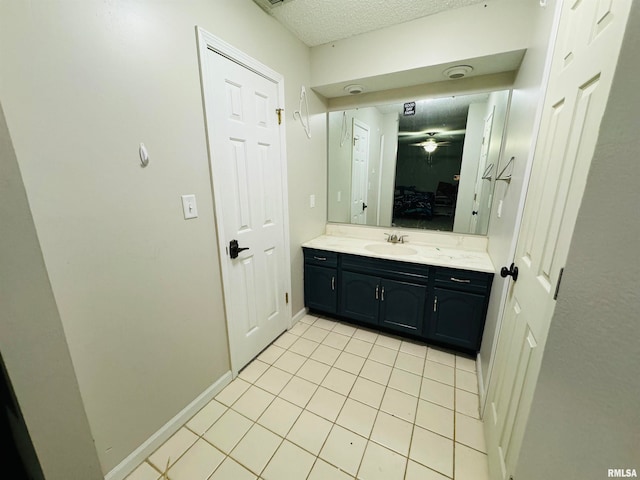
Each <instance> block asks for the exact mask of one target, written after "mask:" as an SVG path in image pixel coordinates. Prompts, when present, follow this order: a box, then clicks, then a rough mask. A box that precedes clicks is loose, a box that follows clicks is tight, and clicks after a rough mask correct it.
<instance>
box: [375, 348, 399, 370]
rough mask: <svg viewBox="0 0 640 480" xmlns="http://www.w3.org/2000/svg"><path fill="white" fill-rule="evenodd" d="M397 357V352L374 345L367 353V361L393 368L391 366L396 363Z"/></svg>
mask: <svg viewBox="0 0 640 480" xmlns="http://www.w3.org/2000/svg"><path fill="white" fill-rule="evenodd" d="M397 356H398V351H397V350H394V349H392V348H387V347H383V346H382V345H374V346H373V348H372V349H371V352H370V353H369V360H375V361H376V362H379V363H384V364H385V365H389V366H393V364H394V363H396V357H397Z"/></svg>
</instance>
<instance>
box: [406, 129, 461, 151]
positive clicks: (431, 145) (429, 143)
mask: <svg viewBox="0 0 640 480" xmlns="http://www.w3.org/2000/svg"><path fill="white" fill-rule="evenodd" d="M427 135H428V137H427V139H426V140H424V141H422V142H418V143H410V144H409V145H411V146H414V147H422V148H424V151H425V152H427V153H429V154H431V153H433V152H435V151H436V149H437V148H438V147H443V146H446V145H449V144H450V143H451V142H445V141H438V139H437V138H436V137H435V135H436V133H435V132H427Z"/></svg>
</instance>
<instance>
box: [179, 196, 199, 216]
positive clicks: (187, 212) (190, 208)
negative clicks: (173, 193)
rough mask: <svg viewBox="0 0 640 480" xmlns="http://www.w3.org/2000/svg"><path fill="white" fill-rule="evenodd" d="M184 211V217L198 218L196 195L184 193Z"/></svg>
mask: <svg viewBox="0 0 640 480" xmlns="http://www.w3.org/2000/svg"><path fill="white" fill-rule="evenodd" d="M182 211H183V212H184V219H185V220H187V219H189V218H196V217H197V216H198V206H197V205H196V196H195V195H182Z"/></svg>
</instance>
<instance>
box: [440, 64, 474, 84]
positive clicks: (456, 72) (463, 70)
mask: <svg viewBox="0 0 640 480" xmlns="http://www.w3.org/2000/svg"><path fill="white" fill-rule="evenodd" d="M472 71H473V67H472V66H471V65H456V66H455V67H450V68H447V69H446V70H445V71H444V72H443V73H444V76H445V77H448V78H450V79H452V80H455V79H456V78H462V77H466V76H467V75H468V74H469V73H471V72H472Z"/></svg>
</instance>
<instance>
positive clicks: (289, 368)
mask: <svg viewBox="0 0 640 480" xmlns="http://www.w3.org/2000/svg"><path fill="white" fill-rule="evenodd" d="M306 360H307V357H305V356H302V355H300V354H297V353H294V352H292V351H286V352H284V353H283V354H282V355H280V358H278V359H277V360H276V361H275V362H273V366H274V367H277V368H279V369H280V370H284V371H285V372H289V373H292V374H293V373H296V372H297V371H298V370H299V369H300V367H301V366H302V364H303V363H304V362H305V361H306Z"/></svg>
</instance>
